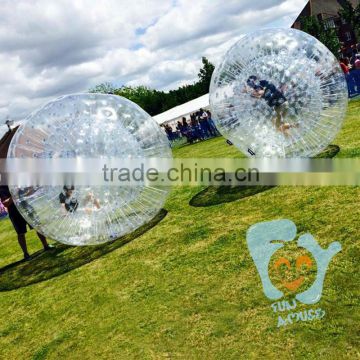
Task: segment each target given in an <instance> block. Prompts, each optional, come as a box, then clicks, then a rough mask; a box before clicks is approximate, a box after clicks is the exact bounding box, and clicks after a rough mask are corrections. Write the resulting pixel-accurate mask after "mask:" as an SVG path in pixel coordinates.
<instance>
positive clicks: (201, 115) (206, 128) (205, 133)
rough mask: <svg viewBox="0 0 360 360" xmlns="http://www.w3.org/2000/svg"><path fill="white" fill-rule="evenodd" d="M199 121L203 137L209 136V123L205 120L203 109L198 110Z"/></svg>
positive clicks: (205, 115) (205, 114)
mask: <svg viewBox="0 0 360 360" xmlns="http://www.w3.org/2000/svg"><path fill="white" fill-rule="evenodd" d="M199 122H200V129H201V132H202V135H203V138H209V137H210V133H209V125H208V121H207V113H206V112H205V111H204V110H203V109H200V111H199Z"/></svg>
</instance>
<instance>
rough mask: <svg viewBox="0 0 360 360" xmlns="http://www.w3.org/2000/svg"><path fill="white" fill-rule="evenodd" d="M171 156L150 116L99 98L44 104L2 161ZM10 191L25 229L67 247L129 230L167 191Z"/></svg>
mask: <svg viewBox="0 0 360 360" xmlns="http://www.w3.org/2000/svg"><path fill="white" fill-rule="evenodd" d="M170 157H171V150H170V148H169V142H168V140H167V138H166V135H165V134H164V132H163V131H162V130H161V129H160V127H159V126H158V124H157V123H156V122H155V121H154V120H153V119H152V118H151V117H150V115H148V114H147V113H146V112H145V111H144V110H142V109H141V108H140V107H139V106H137V105H136V104H134V103H132V102H131V101H129V100H127V99H125V98H122V97H120V96H114V95H103V94H75V95H68V96H64V97H61V98H59V99H57V100H55V101H52V102H50V103H48V104H47V105H45V106H44V107H43V108H41V109H40V110H38V111H36V112H34V113H33V114H32V115H30V116H29V118H28V119H26V122H25V123H24V125H22V126H21V127H20V128H19V129H18V131H17V132H16V134H15V136H14V138H13V139H12V141H11V144H10V147H9V151H8V158H22V159H27V158H40V159H47V158H52V159H72V160H74V159H94V158H95V159H96V158H97V159H99V158H104V162H106V159H120V158H121V159H139V158H140V159H144V158H170ZM61 161H63V160H61ZM119 165H121V164H119ZM9 188H10V192H11V194H12V197H13V199H14V202H15V205H16V206H17V208H18V209H19V211H20V213H21V214H22V215H23V217H24V218H25V219H26V221H27V222H28V223H29V224H30V225H32V226H33V227H34V228H35V229H36V230H37V231H39V232H40V233H42V234H43V235H45V236H46V237H48V238H51V239H54V240H56V241H59V242H62V243H65V244H70V245H92V244H99V243H104V242H107V241H110V240H114V239H116V238H119V237H120V236H123V235H125V234H128V233H130V232H132V231H134V230H135V229H137V228H138V227H140V226H141V225H144V224H145V223H147V222H148V221H150V220H151V219H152V218H153V217H154V216H156V214H157V213H158V212H159V210H160V209H161V207H162V206H163V204H164V202H165V199H166V197H167V193H168V188H165V187H156V186H151V187H150V186H146V185H145V183H144V184H140V185H129V186H120V185H114V184H112V185H111V184H110V183H109V184H108V185H107V184H105V185H103V184H101V185H95V186H86V185H83V183H81V184H79V185H77V184H76V183H75V184H72V185H67V184H63V186H59V185H56V186H48V185H46V186H31V187H26V188H19V187H17V186H10V187H9Z"/></svg>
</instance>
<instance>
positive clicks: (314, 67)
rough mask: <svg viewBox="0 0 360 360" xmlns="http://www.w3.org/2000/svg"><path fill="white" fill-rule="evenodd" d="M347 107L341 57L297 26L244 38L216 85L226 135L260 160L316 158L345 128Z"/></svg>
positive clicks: (214, 103) (218, 116) (216, 106)
mask: <svg viewBox="0 0 360 360" xmlns="http://www.w3.org/2000/svg"><path fill="white" fill-rule="evenodd" d="M347 103H348V91H347V84H346V80H345V77H344V74H343V72H342V70H341V68H340V65H339V63H338V60H337V59H336V58H335V56H334V55H333V54H332V53H331V52H330V50H328V49H327V48H326V47H325V46H324V45H323V44H322V43H321V42H319V41H318V40H317V39H315V38H314V37H312V36H310V35H308V34H306V33H304V32H302V31H299V30H294V29H266V30H260V31H257V32H254V33H252V34H248V35H246V36H244V37H243V38H242V39H241V40H240V41H238V42H237V43H236V44H235V45H234V46H233V47H232V48H231V49H230V50H229V51H228V52H227V53H226V55H225V56H224V58H223V60H222V62H221V63H220V64H219V66H217V67H216V69H215V71H214V73H213V76H212V81H211V86H210V105H211V108H212V113H213V115H214V119H215V121H216V125H217V126H218V128H219V130H220V131H221V133H222V134H223V135H224V136H225V137H226V138H227V139H229V140H230V141H231V142H232V143H233V144H235V145H236V146H237V147H238V148H239V149H240V150H241V151H242V152H244V153H245V154H246V155H248V156H255V157H311V156H315V155H316V154H318V153H320V152H321V151H322V150H324V148H325V147H326V146H327V145H329V143H330V142H331V141H332V140H333V139H334V138H335V136H336V134H337V133H338V131H339V130H340V128H341V126H342V122H343V119H344V116H345V112H346V108H347Z"/></svg>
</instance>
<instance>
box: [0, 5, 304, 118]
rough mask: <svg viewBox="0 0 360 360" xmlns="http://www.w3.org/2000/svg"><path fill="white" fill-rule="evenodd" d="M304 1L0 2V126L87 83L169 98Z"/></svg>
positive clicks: (289, 17)
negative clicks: (205, 62)
mask: <svg viewBox="0 0 360 360" xmlns="http://www.w3.org/2000/svg"><path fill="white" fill-rule="evenodd" d="M306 2H307V1H306V0H255V1H254V0H56V1H55V0H52V1H49V0H16V1H14V0H0V83H1V87H0V123H3V122H4V121H5V119H6V117H8V116H9V117H10V118H13V119H22V118H23V117H25V116H27V115H28V114H29V113H30V112H31V111H32V110H34V109H36V108H37V107H39V106H40V105H42V104H44V103H46V102H47V101H48V100H50V99H53V98H55V97H58V96H60V95H63V94H69V93H73V92H86V91H87V90H88V89H89V88H91V87H93V86H95V85H96V84H99V83H102V82H105V81H110V82H113V83H115V84H117V85H122V84H128V85H147V86H149V87H152V88H156V89H163V90H169V89H172V88H176V87H178V86H179V85H182V84H185V83H191V82H193V81H194V80H195V79H196V77H197V73H198V69H199V67H200V63H201V57H202V56H206V57H208V58H209V59H210V60H211V61H212V62H214V63H215V64H216V63H217V62H218V61H219V58H220V57H221V55H223V54H224V52H225V51H226V50H227V49H228V48H229V47H230V46H231V45H232V44H233V43H234V42H235V41H236V40H237V39H239V37H240V36H241V34H244V33H246V32H248V31H251V30H253V29H256V28H260V27H274V26H277V27H279V26H284V27H289V26H290V25H291V24H292V23H293V21H294V20H295V18H296V17H297V15H298V14H299V13H300V11H301V10H302V8H303V7H304V6H305V3H306Z"/></svg>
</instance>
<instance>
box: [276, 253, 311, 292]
mask: <svg viewBox="0 0 360 360" xmlns="http://www.w3.org/2000/svg"><path fill="white" fill-rule="evenodd" d="M281 265H285V266H286V267H287V268H288V269H289V270H291V264H290V261H289V260H288V259H287V258H285V257H281V258H279V259H278V260H276V262H275V263H274V268H275V269H276V270H278V268H279V267H280V266H281ZM304 265H305V266H306V267H307V268H308V269H310V268H311V266H312V260H311V259H310V257H309V256H307V255H301V256H299V257H298V258H297V259H296V270H297V271H298V270H299V269H301V267H302V266H304ZM281 282H282V284H283V285H284V286H285V287H286V288H287V289H288V290H290V291H295V290H297V289H298V288H299V287H300V286H301V284H302V283H303V282H304V276H300V277H298V278H297V279H295V280H293V281H290V282H289V281H284V280H282V281H281Z"/></svg>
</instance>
